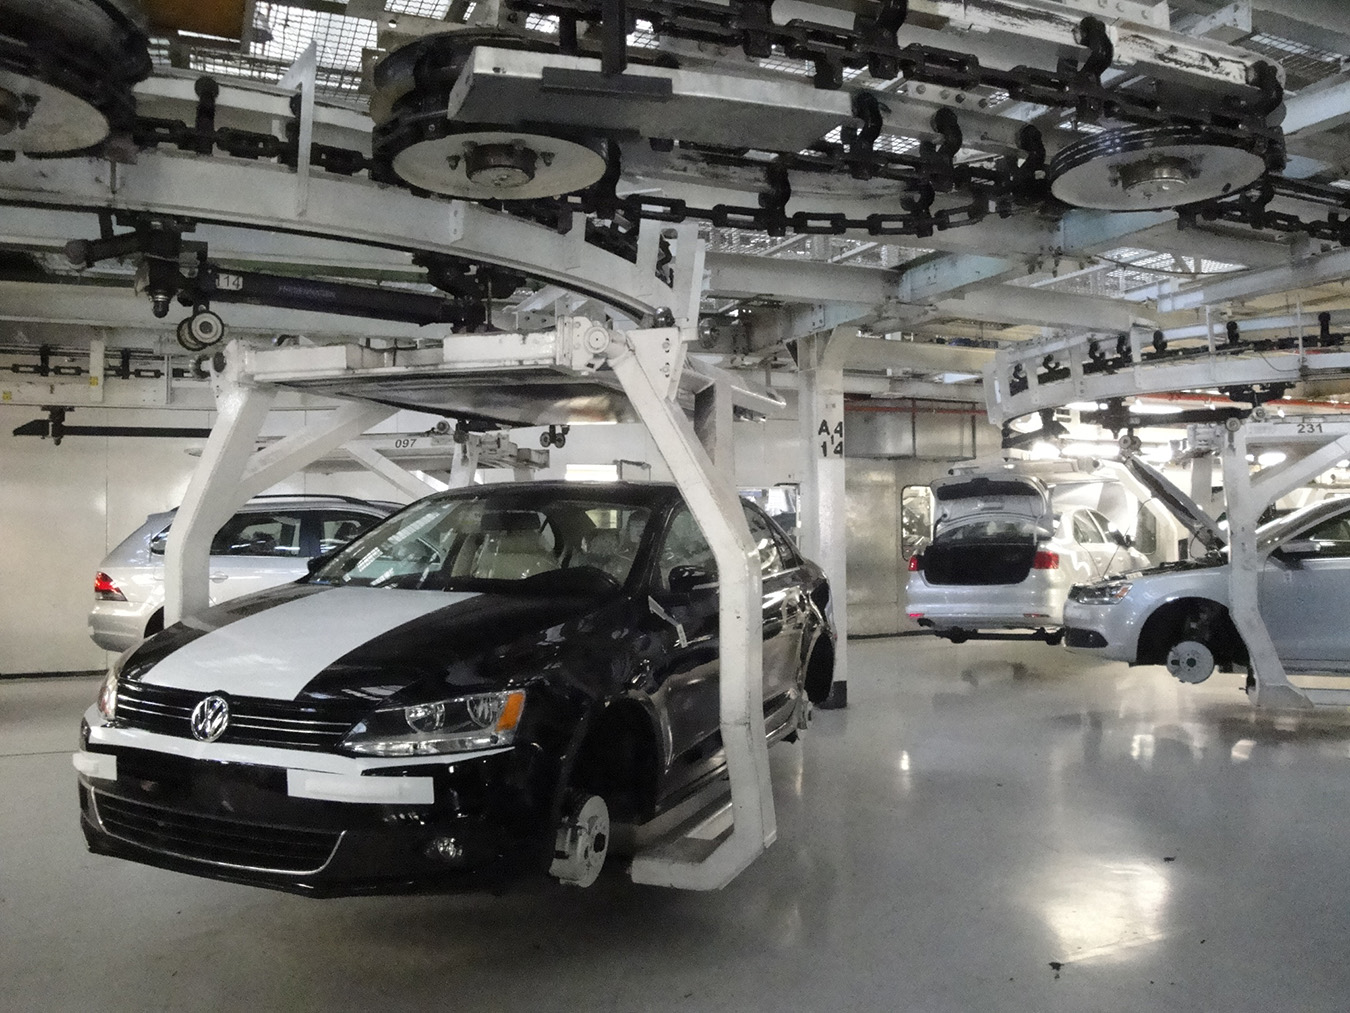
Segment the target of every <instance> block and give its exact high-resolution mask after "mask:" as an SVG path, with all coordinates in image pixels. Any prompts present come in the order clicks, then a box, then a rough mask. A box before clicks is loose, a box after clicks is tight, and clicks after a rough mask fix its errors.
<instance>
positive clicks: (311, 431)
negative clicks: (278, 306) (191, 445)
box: [229, 346, 398, 504]
mask: <svg viewBox="0 0 1350 1013" xmlns="http://www.w3.org/2000/svg"><path fill="white" fill-rule="evenodd" d="M240 352H241V349H239V348H238V346H235V347H233V348H231V349H230V353H229V354H231V355H234V356H238V355H239V354H240ZM397 411H398V409H397V408H390V407H389V406H388V405H382V404H372V403H370V402H353V403H346V404H339V405H338V406H337V407H335V408H334V409H333V411H331V412H328V413H326V414H325V415H323V416H322V417H320V418H319V419H317V420H316V421H314V422H312V423H310V424H309V425H307V426H305V428H303V429H301V430H299V431H298V432H295V433H292V434H290V435H289V436H286V437H283V438H282V439H280V440H278V441H277V442H276V443H272V444H269V445H268V446H266V447H263V448H262V449H261V450H259V451H257V452H256V453H255V454H254V455H253V456H252V457H251V458H250V459H249V461H248V464H247V465H246V466H245V467H244V470H243V472H242V474H241V475H240V476H239V483H238V486H237V489H236V491H235V493H234V495H235V497H236V498H237V499H238V500H239V503H241V504H242V503H243V502H245V501H246V500H248V499H249V498H250V497H252V496H256V495H258V493H260V492H262V491H263V490H264V489H269V488H271V487H272V486H274V485H276V484H277V483H278V482H280V481H281V480H282V479H284V478H287V477H288V476H290V475H293V474H295V473H296V472H297V471H299V470H300V469H301V468H303V467H305V466H306V465H307V464H311V463H313V462H314V461H317V460H319V458H321V457H323V456H325V455H326V454H330V453H332V452H333V451H335V450H337V449H338V447H340V446H342V445H343V444H344V443H346V442H348V441H349V440H354V439H356V438H357V437H358V436H360V435H361V434H362V433H364V432H365V431H366V430H368V429H370V428H371V427H372V426H376V425H379V424H380V423H381V422H383V421H384V420H385V419H387V418H389V417H390V416H391V415H393V414H394V413H395V412H397Z"/></svg>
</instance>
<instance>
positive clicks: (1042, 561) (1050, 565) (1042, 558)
mask: <svg viewBox="0 0 1350 1013" xmlns="http://www.w3.org/2000/svg"><path fill="white" fill-rule="evenodd" d="M1022 558H1023V559H1025V558H1026V557H1025V556H1023V557H1022ZM1031 568H1032V569H1033V570H1058V569H1059V553H1058V552H1047V551H1046V550H1045V549H1042V550H1041V551H1040V552H1038V553H1036V555H1035V556H1034V557H1032V560H1031Z"/></svg>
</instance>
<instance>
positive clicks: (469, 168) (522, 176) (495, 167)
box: [464, 141, 553, 190]
mask: <svg viewBox="0 0 1350 1013" xmlns="http://www.w3.org/2000/svg"><path fill="white" fill-rule="evenodd" d="M539 157H540V155H539V152H536V151H535V150H534V149H533V148H529V147H526V146H525V144H524V142H522V141H513V142H511V143H510V144H466V145H464V174H465V175H466V176H468V177H469V180H470V181H471V182H473V183H474V184H476V185H478V186H486V187H490V188H492V189H494V190H513V189H515V188H516V187H521V186H524V185H525V184H526V183H528V182H530V181H531V180H533V179H534V167H535V163H536V162H537V161H538V160H539ZM544 159H545V162H546V164H547V162H550V161H552V160H553V156H552V155H551V154H548V153H545V155H544Z"/></svg>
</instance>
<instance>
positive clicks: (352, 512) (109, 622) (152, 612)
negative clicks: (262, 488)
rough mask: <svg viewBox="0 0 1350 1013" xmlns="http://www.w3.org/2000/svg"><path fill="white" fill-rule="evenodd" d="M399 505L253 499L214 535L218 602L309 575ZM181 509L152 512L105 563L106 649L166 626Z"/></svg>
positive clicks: (97, 639)
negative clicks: (169, 547) (167, 570)
mask: <svg viewBox="0 0 1350 1013" xmlns="http://www.w3.org/2000/svg"><path fill="white" fill-rule="evenodd" d="M397 509H398V504H395V503H383V502H371V501H369V500H362V499H353V498H351V497H347V496H329V495H298V494H289V495H277V496H258V497H255V498H254V499H251V500H249V502H248V503H247V504H245V505H244V507H243V508H241V509H240V511H239V512H238V513H237V514H235V515H234V516H233V517H231V518H230V519H229V520H228V521H226V522H225V524H224V525H223V526H222V527H221V529H220V530H219V531H217V532H216V536H215V538H213V539H212V540H211V570H210V579H211V588H210V594H211V604H212V605H215V604H218V603H219V602H223V601H228V600H229V599H231V598H238V597H239V596H240V595H242V594H248V593H249V592H250V591H261V590H263V589H264V588H269V587H275V586H276V585H278V584H285V583H287V582H289V581H292V580H296V579H297V578H299V577H303V576H304V575H305V573H306V572H307V567H308V563H309V560H310V559H311V558H312V557H314V556H319V555H323V554H325V553H328V552H331V551H333V550H334V549H337V548H338V547H339V546H342V545H345V544H346V543H347V542H349V541H351V540H352V539H353V538H355V537H356V536H357V535H359V534H360V533H361V532H362V531H364V530H365V529H366V528H368V527H370V526H371V525H372V524H374V523H375V522H376V521H378V520H381V519H383V518H385V517H387V516H389V514H391V513H393V512H394V511H395V510H397ZM175 512H176V511H173V510H170V511H168V512H166V513H162V514H151V515H150V516H149V517H147V518H146V520H145V523H144V524H142V525H141V526H140V527H139V528H137V529H136V530H135V531H134V532H132V533H131V535H129V536H128V537H127V538H125V539H123V540H122V542H121V544H119V545H118V546H117V547H116V548H115V549H113V550H112V552H110V553H108V556H107V558H105V559H104V560H103V562H102V563H101V564H100V565H99V568H98V573H96V574H95V575H94V599H95V600H94V607H93V609H92V610H91V611H90V613H89V636H90V637H91V638H92V639H93V641H94V643H96V644H97V645H98V646H99V647H102V648H103V649H104V650H108V651H125V650H126V649H127V648H128V647H131V646H132V645H133V644H136V643H139V642H140V641H141V640H142V639H143V638H145V637H148V636H150V635H151V634H152V633H158V632H159V631H160V630H162V629H163V628H164V546H165V543H166V542H167V541H168V538H169V525H170V523H171V522H172V520H173V516H174V513H175Z"/></svg>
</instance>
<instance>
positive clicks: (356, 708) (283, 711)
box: [117, 682, 369, 750]
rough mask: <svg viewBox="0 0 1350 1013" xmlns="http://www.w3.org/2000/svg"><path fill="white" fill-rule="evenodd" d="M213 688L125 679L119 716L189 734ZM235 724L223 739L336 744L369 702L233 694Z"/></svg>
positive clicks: (129, 721) (135, 725)
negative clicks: (306, 700)
mask: <svg viewBox="0 0 1350 1013" xmlns="http://www.w3.org/2000/svg"><path fill="white" fill-rule="evenodd" d="M209 695H211V694H208V693H201V692H197V691H195V690H186V689H175V688H173V687H170V686H153V685H147V684H146V683H142V682H125V683H123V684H122V685H121V687H120V688H119V691H118V701H117V707H118V717H119V719H120V720H121V721H122V722H123V723H125V724H126V725H127V726H129V727H132V728H141V729H144V730H145V731H150V732H158V733H160V734H163V735H175V736H180V737H185V736H187V735H189V734H190V720H191V716H192V709H193V708H194V707H196V706H197V704H198V703H200V702H201V701H202V700H203V699H204V698H205V697H206V696H209ZM229 700H230V724H229V727H228V728H227V729H226V731H225V734H224V735H223V736H221V738H220V740H219V741H221V742H233V743H238V744H241V745H258V746H273V747H280V748H290V749H308V750H316V749H332V748H334V747H336V746H337V744H338V743H339V742H341V741H342V739H343V737H344V736H345V735H346V734H347V730H348V729H349V728H351V727H352V725H354V724H355V723H356V722H357V721H358V720H360V719H361V717H362V716H364V714H365V713H366V711H367V709H368V707H369V704H367V703H365V702H364V701H352V702H350V703H347V704H344V703H342V702H334V703H331V704H308V703H306V704H299V703H297V704H289V703H286V702H285V701H280V700H260V699H257V698H254V697H243V696H230V697H229Z"/></svg>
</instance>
